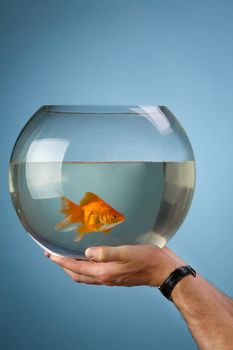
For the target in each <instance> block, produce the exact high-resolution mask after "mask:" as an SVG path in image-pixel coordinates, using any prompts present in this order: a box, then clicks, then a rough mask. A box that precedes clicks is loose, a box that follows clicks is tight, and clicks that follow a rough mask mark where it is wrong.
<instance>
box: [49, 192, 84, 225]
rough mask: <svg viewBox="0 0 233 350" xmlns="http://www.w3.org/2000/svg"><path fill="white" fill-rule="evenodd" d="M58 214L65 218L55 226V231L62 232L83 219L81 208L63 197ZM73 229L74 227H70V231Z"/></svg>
mask: <svg viewBox="0 0 233 350" xmlns="http://www.w3.org/2000/svg"><path fill="white" fill-rule="evenodd" d="M60 212H61V213H62V214H63V215H65V218H64V219H63V220H62V221H60V222H59V223H58V224H57V225H56V226H55V229H56V230H64V229H66V228H67V226H69V225H72V224H74V223H78V222H81V221H82V219H83V209H82V208H81V206H80V205H78V204H76V203H74V202H72V201H71V200H70V199H68V198H67V197H65V196H62V197H61V209H60ZM73 228H74V226H73V225H72V229H73ZM72 229H71V230H72ZM68 230H69V228H68Z"/></svg>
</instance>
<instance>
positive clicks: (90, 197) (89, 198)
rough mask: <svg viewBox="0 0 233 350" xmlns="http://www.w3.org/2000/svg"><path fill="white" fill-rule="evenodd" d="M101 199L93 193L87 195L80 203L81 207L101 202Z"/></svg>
mask: <svg viewBox="0 0 233 350" xmlns="http://www.w3.org/2000/svg"><path fill="white" fill-rule="evenodd" d="M100 200H101V198H100V197H98V196H97V195H96V194H94V193H92V192H87V193H85V195H84V197H83V198H82V199H81V201H80V205H86V204H88V203H91V202H96V201H100Z"/></svg>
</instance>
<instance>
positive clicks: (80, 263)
mask: <svg viewBox="0 0 233 350" xmlns="http://www.w3.org/2000/svg"><path fill="white" fill-rule="evenodd" d="M45 255H46V256H47V257H50V259H51V260H52V261H53V262H55V263H57V264H58V265H60V266H61V267H62V268H63V270H64V271H65V272H66V273H67V274H68V275H69V276H70V277H71V278H72V279H73V280H74V281H75V282H79V283H87V284H96V285H102V284H104V285H108V286H128V287H130V286H138V285H148V286H160V285H161V284H162V282H163V281H164V280H165V279H166V278H167V277H168V276H169V274H170V273H171V272H172V271H173V270H175V269H176V268H177V267H179V266H181V265H182V264H184V262H183V261H182V260H181V259H180V258H179V257H177V256H176V255H175V254H174V253H173V252H172V251H171V250H170V249H168V248H167V247H164V248H158V247H157V246H154V245H151V244H139V245H123V246H118V247H109V246H101V247H92V248H88V249H86V251H85V255H86V257H87V259H88V260H87V261H85V260H76V259H71V258H65V257H58V256H55V255H50V254H49V253H47V252H45Z"/></svg>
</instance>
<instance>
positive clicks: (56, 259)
mask: <svg viewBox="0 0 233 350" xmlns="http://www.w3.org/2000/svg"><path fill="white" fill-rule="evenodd" d="M50 260H52V261H54V262H59V260H60V259H59V257H58V256H56V255H50Z"/></svg>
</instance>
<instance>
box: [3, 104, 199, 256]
mask: <svg viewBox="0 0 233 350" xmlns="http://www.w3.org/2000/svg"><path fill="white" fill-rule="evenodd" d="M194 186H195V163H194V155H193V151H192V147H191V144H190V142H189V140H188V137H187V135H186V133H185V131H184V130H183V128H182V127H181V125H180V124H179V122H178V121H177V119H176V118H175V117H174V115H173V114H172V113H171V112H170V111H169V109H168V108H167V107H163V106H154V105H150V106H43V107H41V108H40V109H39V110H38V111H37V112H36V113H35V114H34V115H33V116H32V117H31V119H30V120H29V121H28V122H27V124H26V125H25V126H24V128H23V129H22V131H21V133H20V134H19V136H18V138H17V141H16V143H15V146H14V149H13V152H12V156H11V161H10V171H9V189H10V194H11V198H12V201H13V205H14V207H15V210H16V212H17V214H18V217H19V219H20V221H21V223H22V224H23V226H24V227H25V229H26V231H27V232H28V233H29V234H30V236H31V237H32V238H33V239H34V240H35V241H36V242H37V243H38V244H39V245H40V246H41V247H42V248H43V249H46V250H47V251H49V252H51V253H54V254H57V255H63V256H69V257H74V258H85V255H84V252H85V249H86V248H87V247H90V246H99V245H110V246H117V245H123V244H140V243H151V244H155V245H157V246H159V247H163V246H164V245H165V244H166V242H167V241H168V240H169V239H170V238H171V237H172V236H173V235H174V234H175V232H176V231H177V230H178V228H179V227H180V225H181V224H182V222H183V220H184V218H185V216H186V214H187V212H188V209H189V207H190V204H191V201H192V197H193V192H194Z"/></svg>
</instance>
